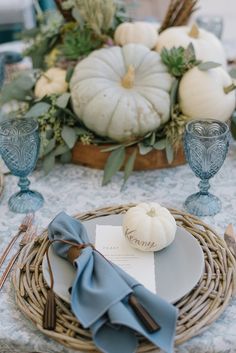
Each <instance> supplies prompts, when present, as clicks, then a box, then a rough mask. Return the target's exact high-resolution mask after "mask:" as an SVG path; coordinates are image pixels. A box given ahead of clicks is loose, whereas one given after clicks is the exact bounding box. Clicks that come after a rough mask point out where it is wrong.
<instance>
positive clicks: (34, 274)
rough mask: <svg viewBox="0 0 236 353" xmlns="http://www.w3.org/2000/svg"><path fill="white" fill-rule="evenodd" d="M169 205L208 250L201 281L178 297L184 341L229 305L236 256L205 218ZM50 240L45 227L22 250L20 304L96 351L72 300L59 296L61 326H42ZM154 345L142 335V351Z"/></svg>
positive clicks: (65, 339) (77, 344)
mask: <svg viewBox="0 0 236 353" xmlns="http://www.w3.org/2000/svg"><path fill="white" fill-rule="evenodd" d="M131 206H133V205H126V206H119V207H110V208H103V209H98V210H95V211H93V212H89V213H85V214H82V215H78V216H76V217H77V218H80V219H81V220H88V219H92V218H96V217H102V216H106V215H112V214H119V213H123V212H125V211H126V210H127V209H128V208H129V207H131ZM170 211H171V213H172V214H173V215H174V217H175V219H176V221H177V223H178V225H179V226H181V227H183V228H185V229H186V230H187V231H188V232H190V233H191V234H192V235H193V236H194V237H195V238H196V239H197V240H198V241H199V243H200V244H201V247H202V249H203V252H204V256H205V271H204V274H203V276H202V278H201V279H200V281H199V283H198V285H197V286H196V287H195V288H194V289H193V290H192V291H191V292H190V293H189V294H188V295H186V296H184V297H183V298H182V299H181V300H179V301H178V302H177V303H176V306H177V307H178V308H179V318H178V323H177V331H176V344H180V343H182V342H184V341H186V340H188V339H189V338H191V337H193V336H195V335H197V334H199V333H200V332H202V331H203V330H205V329H206V328H207V326H208V325H210V324H211V323H212V322H213V321H215V320H216V319H217V318H218V317H219V315H220V314H221V313H222V311H223V310H224V309H225V307H226V306H227V304H228V303H229V301H230V298H231V296H232V295H233V292H234V289H235V278H236V261H235V258H234V256H233V255H232V253H231V251H230V250H229V248H228V247H227V245H226V243H225V241H224V240H223V239H222V238H220V237H219V236H217V235H216V233H215V232H214V231H213V230H212V229H211V228H209V227H208V226H207V225H206V224H204V223H203V222H202V221H200V220H199V219H197V218H195V217H193V216H191V215H189V214H185V213H183V212H180V211H177V210H174V209H171V210H170ZM47 244H48V239H47V232H46V231H45V232H44V233H43V234H42V235H41V236H40V237H38V238H37V239H36V240H35V241H34V242H33V243H31V244H29V245H27V246H26V247H25V248H24V249H23V251H22V252H21V254H20V257H19V261H18V265H17V268H16V270H15V272H14V275H13V283H14V287H15V292H16V301H17V304H18V305H19V308H20V309H21V310H22V312H23V313H24V314H25V315H26V316H27V317H28V318H30V319H31V320H32V321H33V322H34V323H35V325H36V326H37V327H38V329H39V330H40V331H41V332H43V333H44V334H46V335H47V336H49V337H51V338H53V339H55V340H56V341H58V342H59V343H61V344H63V345H65V346H67V347H69V348H74V349H77V350H81V351H83V352H86V351H88V352H95V351H96V347H95V346H94V344H93V342H92V339H91V335H90V332H89V331H88V330H84V329H83V328H82V327H81V326H80V323H79V322H78V321H77V319H76V318H75V316H74V315H73V314H72V312H71V310H70V306H69V305H68V304H66V303H65V302H64V301H63V300H61V299H60V298H58V297H57V298H56V303H57V325H56V330H55V331H46V330H44V329H43V328H42V314H43V308H44V303H45V298H46V292H47V285H46V284H45V282H44V279H43V275H42V260H43V256H44V253H45V249H46V247H47ZM150 350H153V346H152V344H150V343H149V342H147V341H146V340H144V339H140V345H139V350H138V352H148V351H150Z"/></svg>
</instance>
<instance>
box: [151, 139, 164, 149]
mask: <svg viewBox="0 0 236 353" xmlns="http://www.w3.org/2000/svg"><path fill="white" fill-rule="evenodd" d="M166 142H167V141H166V139H162V140H159V141H157V142H156V143H155V145H154V146H153V147H154V148H155V150H164V149H165V148H166Z"/></svg>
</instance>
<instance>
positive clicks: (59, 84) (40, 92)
mask: <svg viewBox="0 0 236 353" xmlns="http://www.w3.org/2000/svg"><path fill="white" fill-rule="evenodd" d="M67 90H68V83H67V82H66V70H63V69H60V68H58V67H52V68H50V69H49V70H47V71H46V72H44V73H43V74H42V75H41V76H40V78H39V79H38V81H37V82H36V85H35V90H34V94H35V96H36V97H37V98H43V97H44V96H49V95H51V94H62V93H64V92H66V91H67Z"/></svg>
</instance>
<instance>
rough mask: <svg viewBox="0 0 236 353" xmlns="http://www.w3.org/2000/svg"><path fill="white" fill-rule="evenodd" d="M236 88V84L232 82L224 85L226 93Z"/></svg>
mask: <svg viewBox="0 0 236 353" xmlns="http://www.w3.org/2000/svg"><path fill="white" fill-rule="evenodd" d="M235 89H236V85H235V84H234V83H231V85H229V86H226V87H224V92H225V94H228V93H230V92H232V91H234V90H235Z"/></svg>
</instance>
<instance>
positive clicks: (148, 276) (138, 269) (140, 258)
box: [95, 225, 156, 293]
mask: <svg viewBox="0 0 236 353" xmlns="http://www.w3.org/2000/svg"><path fill="white" fill-rule="evenodd" d="M95 247H96V249H97V250H98V251H99V252H100V253H102V254H103V256H105V257H106V258H107V259H108V260H110V261H112V262H113V263H114V264H116V265H117V266H119V267H121V268H122V269H123V270H124V271H125V272H127V273H128V274H129V275H131V276H132V277H134V278H135V279H136V280H137V281H138V282H140V283H141V284H143V285H144V286H145V287H146V288H147V289H149V290H150V291H151V292H153V293H156V283H155V262H154V252H151V251H148V252H144V251H140V250H138V249H134V248H132V247H131V246H130V243H129V241H128V240H127V239H126V238H125V237H124V235H123V231H122V227H120V226H110V225H97V226H96V239H95Z"/></svg>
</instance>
